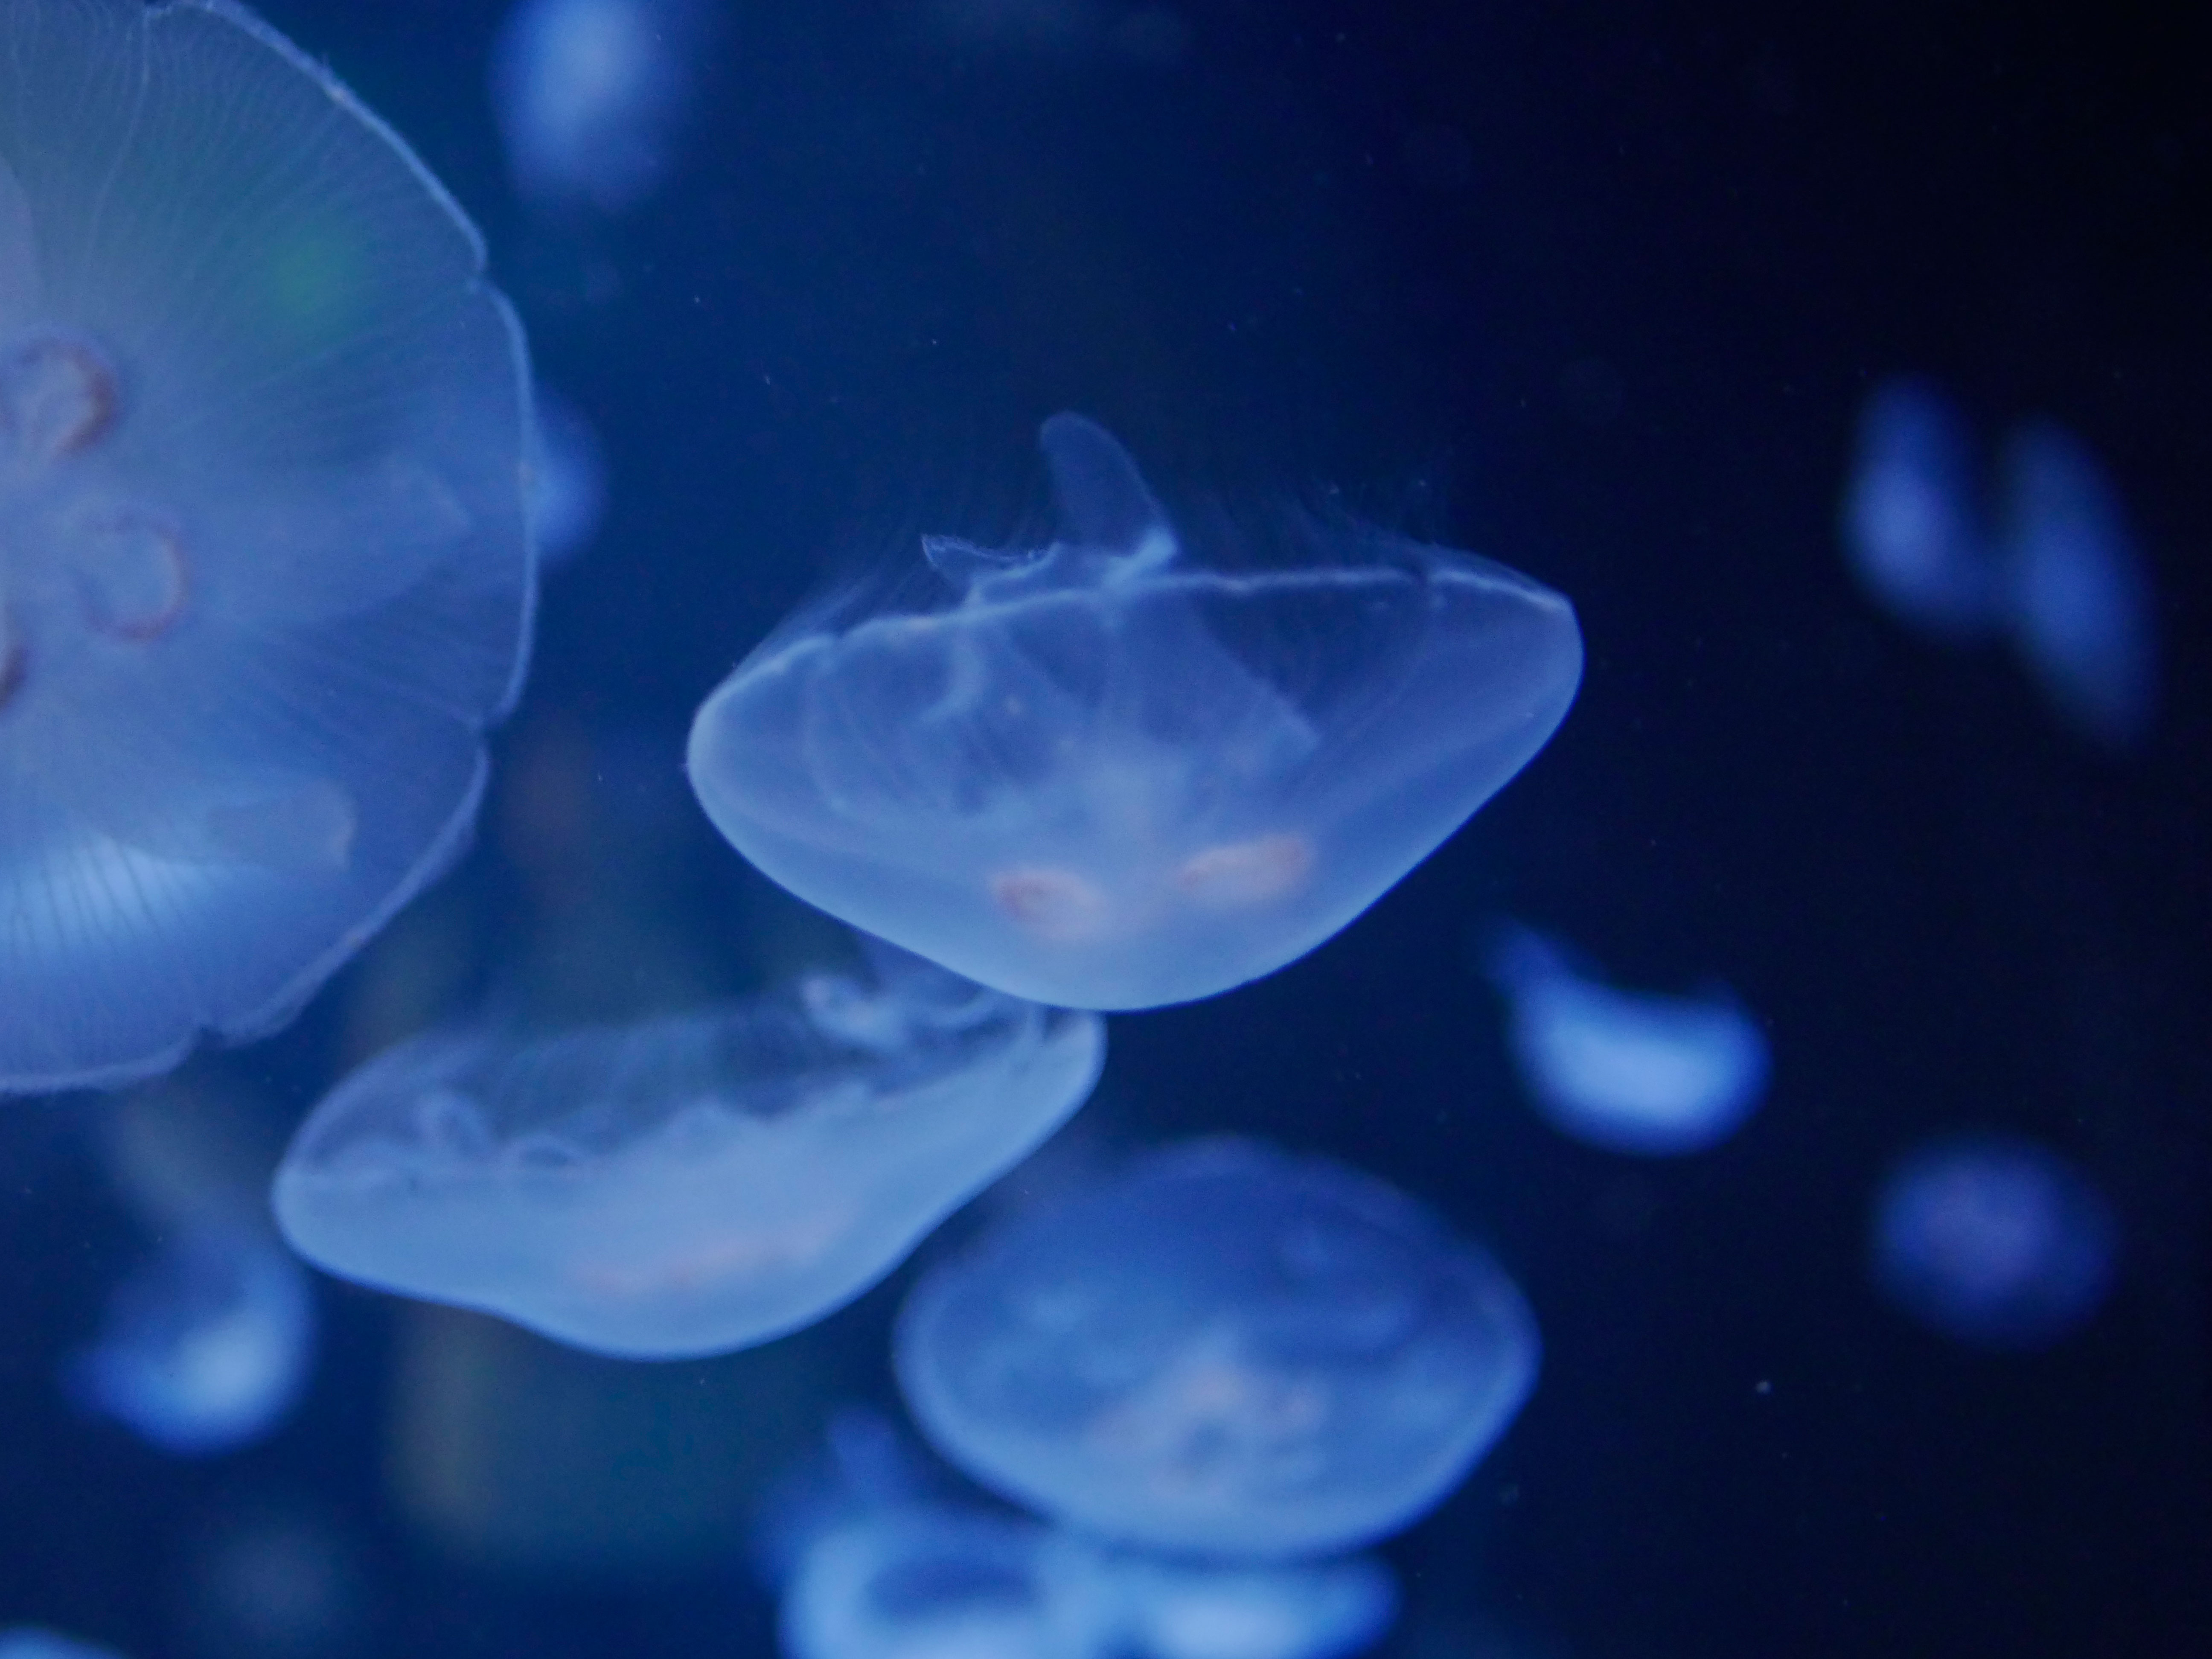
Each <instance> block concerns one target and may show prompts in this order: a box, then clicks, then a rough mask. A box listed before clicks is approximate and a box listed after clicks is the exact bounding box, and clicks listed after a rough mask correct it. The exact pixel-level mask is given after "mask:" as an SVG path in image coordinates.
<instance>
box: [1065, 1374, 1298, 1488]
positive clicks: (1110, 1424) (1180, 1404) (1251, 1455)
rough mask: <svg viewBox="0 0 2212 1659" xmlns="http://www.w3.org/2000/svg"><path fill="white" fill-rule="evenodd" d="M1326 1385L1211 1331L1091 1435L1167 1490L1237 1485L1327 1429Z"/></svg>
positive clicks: (1106, 1415)
mask: <svg viewBox="0 0 2212 1659" xmlns="http://www.w3.org/2000/svg"><path fill="white" fill-rule="evenodd" d="M1328 1409H1329V1401H1328V1390H1327V1388H1326V1386H1325V1385H1324V1384H1322V1383H1319V1382H1318V1381H1316V1380H1315V1379H1313V1378H1310V1377H1304V1376H1295V1375H1291V1374H1286V1373H1285V1372H1282V1371H1279V1370H1273V1369H1271V1368H1269V1367H1267V1366H1266V1365H1261V1364H1253V1363H1252V1362H1251V1361H1250V1360H1249V1359H1247V1358H1244V1357H1243V1355H1242V1354H1240V1353H1239V1352H1237V1351H1236V1345H1234V1344H1233V1343H1231V1342H1228V1341H1225V1340H1222V1339H1221V1338H1220V1337H1219V1336H1218V1335H1213V1336H1201V1337H1200V1339H1199V1340H1197V1341H1196V1342H1194V1344H1193V1345H1192V1346H1191V1347H1190V1348H1189V1349H1188V1350H1187V1351H1186V1352H1184V1353H1183V1354H1182V1356H1181V1357H1180V1358H1177V1359H1176V1361H1175V1362H1174V1363H1173V1364H1170V1365H1169V1366H1168V1367H1167V1368H1166V1370H1164V1371H1162V1372H1161V1373H1160V1374H1159V1375H1158V1376H1155V1377H1153V1378H1152V1380H1151V1381H1150V1382H1148V1383H1146V1384H1144V1385H1143V1386H1142V1387H1140V1388H1139V1389H1136V1390H1135V1391H1134V1392H1133V1393H1132V1394H1130V1395H1126V1396H1124V1397H1123V1398H1122V1399H1121V1400H1120V1401H1116V1402H1115V1404H1114V1405H1112V1406H1110V1407H1107V1408H1106V1409H1105V1410H1104V1411H1103V1412H1101V1413H1099V1414H1098V1415H1097V1417H1095V1418H1093V1419H1091V1424H1090V1425H1089V1428H1088V1430H1087V1431H1086V1435H1085V1438H1086V1439H1087V1440H1088V1442H1089V1443H1090V1444H1091V1447H1092V1449H1095V1450H1097V1451H1099V1452H1102V1453H1104V1454H1106V1455H1109V1456H1110V1457H1112V1458H1113V1459H1114V1461H1115V1462H1134V1463H1136V1464H1138V1465H1139V1467H1140V1468H1142V1469H1143V1470H1144V1472H1145V1474H1146V1485H1147V1486H1150V1487H1151V1488H1152V1490H1153V1491H1155V1492H1160V1493H1161V1494H1163V1495H1164V1496H1165V1495H1174V1496H1178V1497H1183V1498H1193V1497H1198V1496H1200V1495H1203V1494H1206V1493H1208V1492H1222V1491H1225V1490H1233V1489H1235V1488H1236V1487H1237V1486H1240V1485H1242V1484H1243V1482H1244V1480H1246V1479H1249V1477H1251V1476H1253V1475H1255V1474H1261V1473H1262V1471H1261V1469H1258V1468H1255V1467H1254V1465H1255V1463H1261V1462H1264V1463H1265V1464H1267V1465H1270V1466H1274V1467H1275V1468H1276V1471H1277V1472H1278V1473H1279V1472H1280V1464H1281V1460H1282V1459H1283V1458H1284V1457H1285V1455H1286V1454H1287V1453H1288V1452H1289V1450H1290V1449H1291V1448H1294V1447H1297V1446H1301V1445H1303V1444H1304V1443H1306V1442H1307V1441H1309V1440H1310V1439H1311V1437H1313V1436H1314V1435H1315V1434H1316V1432H1317V1431H1319V1430H1320V1428H1321V1427H1322V1424H1323V1422H1324V1420H1325V1419H1327V1417H1328Z"/></svg>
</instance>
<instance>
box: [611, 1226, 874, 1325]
mask: <svg viewBox="0 0 2212 1659" xmlns="http://www.w3.org/2000/svg"><path fill="white" fill-rule="evenodd" d="M852 1219H853V1218H852V1216H851V1214H850V1213H849V1211H848V1209H846V1208H839V1207H836V1206H826V1207H825V1208H824V1209H823V1212H822V1213H820V1214H819V1215H817V1216H814V1217H812V1218H810V1219H808V1220H807V1221H805V1222H804V1223H799V1224H795V1225H792V1226H791V1227H789V1228H787V1229H786V1230H785V1231H782V1232H778V1233H744V1234H739V1235H738V1237H734V1238H728V1239H716V1240H712V1241H710V1242H708V1243H706V1244H704V1245H702V1247H701V1248H699V1249H696V1250H692V1251H690V1252H689V1253H688V1254H685V1255H678V1256H673V1257H670V1258H665V1259H664V1260H662V1261H655V1262H651V1263H648V1264H647V1265H644V1266H641V1267H623V1266H616V1265H612V1264H607V1263H600V1262H592V1261H581V1262H578V1263H577V1264H576V1265H575V1267H574V1268H573V1269H571V1271H570V1273H569V1279H570V1280H571V1282H572V1283H574V1285H575V1286H576V1287H577V1288H578V1289H579V1290H583V1291H590V1292H592V1294H593V1295H595V1296H607V1297H617V1298H619V1299H620V1300H623V1301H625V1302H628V1301H635V1300H636V1299H638V1298H640V1297H653V1296H668V1295H681V1294H684V1293H687V1292H690V1291H702V1290H708V1289H710V1288H712V1287H713V1286H714V1285H717V1284H719V1283H720V1282H721V1281H722V1280H724V1279H732V1278H750V1277H752V1276H754V1275H757V1274H759V1273H772V1272H776V1271H788V1270H790V1269H792V1268H794V1267H806V1266H809V1265H811V1263H812V1262H813V1261H815V1260H816V1259H817V1258H818V1257H819V1256H820V1255H822V1254H823V1251H825V1250H827V1249H829V1247H830V1246H831V1245H832V1244H835V1243H836V1242H837V1240H838V1239H839V1237H842V1234H843V1233H844V1231H845V1230H846V1228H847V1227H848V1225H850V1224H851V1222H852Z"/></svg>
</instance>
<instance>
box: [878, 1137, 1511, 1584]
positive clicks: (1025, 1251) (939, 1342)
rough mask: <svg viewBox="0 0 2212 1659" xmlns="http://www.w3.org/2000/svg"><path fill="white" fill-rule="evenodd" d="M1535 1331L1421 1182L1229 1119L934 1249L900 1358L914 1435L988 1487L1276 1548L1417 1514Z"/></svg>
mask: <svg viewBox="0 0 2212 1659" xmlns="http://www.w3.org/2000/svg"><path fill="white" fill-rule="evenodd" d="M1538 1350H1539V1342H1538V1338H1537V1334H1536V1326H1535V1321H1534V1317H1533V1316H1531V1315H1530V1313H1529V1311H1528V1304H1526V1303H1525V1302H1524V1301H1523V1300H1522V1297H1521V1293H1520V1291H1518V1290H1516V1288H1515V1287H1514V1285H1513V1283H1512V1281H1511V1280H1510V1279H1508V1278H1507V1277H1506V1276H1505V1274H1504V1272H1503V1270H1501V1269H1500V1268H1499V1267H1498V1265H1497V1264H1496V1263H1495V1262H1493V1261H1492V1260H1491V1259H1490V1258H1489V1257H1488V1256H1487V1255H1485V1254H1484V1253H1483V1252H1482V1251H1480V1250H1479V1249H1475V1248H1474V1246H1472V1245H1470V1244H1468V1243H1465V1242H1463V1241H1462V1240H1459V1239H1457V1238H1455V1237H1453V1236H1452V1235H1451V1234H1450V1233H1449V1231H1446V1229H1445V1228H1444V1227H1443V1225H1442V1224H1441V1223H1440V1222H1439V1221H1438V1220H1437V1219H1436V1218H1434V1217H1433V1216H1431V1215H1430V1214H1429V1213H1428V1212H1426V1211H1425V1210H1424V1209H1422V1208H1421V1207H1420V1206H1418V1205H1417V1204H1415V1203H1414V1202H1413V1200H1410V1199H1408V1198H1407V1197H1406V1196H1404V1195H1403V1194H1400V1193H1398V1192H1396V1191H1395V1190H1393V1189H1392V1188H1389V1187H1386V1186H1384V1185H1383V1183H1381V1182H1377V1181H1375V1180H1373V1179H1372V1178H1370V1177H1369V1176H1364V1175H1361V1174H1359V1173H1358V1172H1356V1171H1354V1170H1348V1169H1346V1168H1344V1167H1342V1166H1341V1165H1339V1164H1332V1163H1329V1162H1327V1161H1325V1160H1322V1159H1317V1158H1294V1157H1291V1155H1289V1154H1287V1153H1285V1152H1279V1151H1276V1150H1275V1149H1273V1148H1272V1147H1270V1146H1265V1145H1263V1144H1261V1143H1259V1142H1256V1141H1247V1140H1234V1139H1223V1140H1203V1141H1198V1142H1194V1143H1189V1144H1186V1145H1183V1146H1176V1147H1170V1148H1169V1149H1166V1150H1164V1151H1162V1152H1157V1153H1155V1154H1153V1155H1152V1156H1150V1157H1149V1158H1145V1159H1143V1160H1141V1161H1139V1163H1138V1164H1136V1165H1135V1166H1134V1167H1133V1168H1132V1169H1131V1170H1128V1171H1127V1173H1126V1174H1124V1175H1123V1176H1121V1177H1120V1178H1119V1179H1118V1180H1116V1181H1114V1182H1110V1183H1109V1184H1107V1185H1105V1186H1103V1187H1101V1188H1097V1189H1096V1190H1094V1191H1092V1192H1091V1193H1089V1194H1085V1195H1083V1196H1082V1197H1079V1198H1078V1199H1076V1200H1073V1202H1070V1203H1067V1204H1066V1205H1064V1206H1058V1207H1047V1208H1040V1209H1038V1210H1036V1211H1034V1212H1030V1213H1028V1214H1025V1215H1021V1216H1018V1217H1017V1218H1014V1219H1013V1220H1012V1222H1010V1223H1007V1224H1006V1225H1002V1226H1000V1228H998V1229H997V1230H995V1231H992V1232H990V1233H988V1234H987V1235H985V1237H983V1239H982V1240H981V1242H980V1243H978V1244H977V1245H975V1247H974V1248H973V1249H970V1250H969V1251H968V1252H967V1253H965V1254H964V1255H957V1256H955V1257H952V1258H951V1259H949V1260H947V1261H943V1262H940V1263H939V1265H938V1266H936V1267H933V1269H932V1270H931V1271H930V1272H929V1273H927V1274H926V1275H925V1276H924V1278H923V1279H922V1280H921V1283H920V1284H919V1285H917V1286H916V1288H915V1291H914V1292H913V1293H912V1295H911V1296H910V1297H908V1301H907V1304H906V1306H905V1308H904V1310H902V1313H901V1315H900V1317H899V1322H898V1327H897V1334H896V1346H895V1355H894V1357H895V1362H896V1370H897V1373H898V1378H899V1383H900V1387H901V1389H902V1391H903V1392H904V1395H905V1396H906V1400H907V1403H908V1407H910V1408H911V1409H912V1411H913V1413H914V1414H915V1421H916V1422H917V1423H918V1424H919V1425H921V1430H922V1431H923V1433H924V1434H926V1435H927V1437H929V1439H930V1441H931V1442H932V1443H933V1444H934V1445H935V1446H936V1448H937V1449H938V1450H939V1452H941V1453H943V1454H944V1455H945V1457H946V1458H948V1459H949V1460H951V1462H953V1463H955V1464H956V1465H957V1466H958V1467H959V1468H961V1469H963V1471H964V1472H966V1473H967V1474H969V1475H970V1476H972V1477H973V1478H975V1480H979V1481H981V1483H982V1484H983V1485H984V1486H988V1487H990V1488H992V1489H993V1490H994V1491H996V1492H999V1493H1000V1494H1001V1495H1002V1496H1005V1497H1006V1498H1012V1499H1013V1500H1015V1501H1017V1502H1019V1503H1024V1504H1029V1505H1030V1506H1032V1507H1034V1508H1036V1509H1037V1510H1041V1511H1042V1513H1044V1514H1045V1515H1047V1516H1050V1517H1052V1518H1053V1519H1054V1520H1056V1521H1060V1522H1065V1523H1066V1524H1068V1525H1071V1526H1073V1527H1076V1528H1082V1529H1085V1530H1087V1531H1089V1532H1091V1533H1095V1534H1099V1535H1101V1536H1103V1537H1104V1538H1107V1539H1109V1540H1113V1541H1117V1542H1121V1543H1123V1544H1127V1545H1130V1546H1134V1547H1143V1548H1147V1549H1154V1550H1165V1551H1172V1552H1182V1553H1194V1554H1199V1555H1203V1556H1208V1557H1215V1558H1228V1559H1286V1558H1297V1557H1304V1556H1314V1555H1322V1554H1329V1553H1335V1552H1337V1551H1340V1550H1346V1549H1350V1548H1352V1547H1357V1546H1358V1545H1361V1544H1364V1543H1367V1542H1369V1541H1372V1540H1375V1539H1377V1538H1381V1537H1383V1536H1384V1535H1386V1534H1390V1533H1393V1532H1395V1531H1397V1530H1399V1529H1400V1528H1404V1527H1407V1526H1409V1525H1411V1524H1412V1523H1413V1522H1414V1521H1416V1520H1418V1519H1419V1517H1420V1516H1422V1515H1424V1514H1425V1513H1426V1512H1427V1510H1429V1509H1430V1508H1431V1506H1433V1505H1434V1504H1437V1502H1439V1501H1440V1500H1441V1499H1442V1498H1443V1497H1444V1496H1445V1494H1446V1493H1448V1492H1450V1491H1451V1489H1452V1488H1453V1487H1454V1486H1456V1485H1458V1483H1459V1481H1460V1480H1461V1479H1462V1477H1463V1476H1464V1475H1465V1474H1467V1472H1468V1469H1469V1468H1471V1467H1473V1465H1474V1462H1475V1461H1476V1460H1477V1459H1478V1458H1480V1456H1481V1455H1482V1454H1483V1453H1484V1451H1486V1449H1488V1448H1489V1447H1490V1446H1491V1444H1492V1443H1493V1442H1495V1441H1496V1440H1497V1439H1498V1437H1499V1436H1500V1435H1501V1434H1503V1433H1504V1431H1505V1428H1506V1426H1507V1425H1508V1424H1510V1422H1511V1420H1512V1419H1513V1417H1514V1415H1515V1413H1516V1412H1518V1411H1519V1409H1520V1407H1521V1405H1522V1401H1525V1400H1526V1399H1527V1398H1528V1394H1529V1392H1530V1390H1531V1389H1532V1388H1533V1387H1534V1383H1535V1376H1536V1366H1537V1358H1538Z"/></svg>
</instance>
